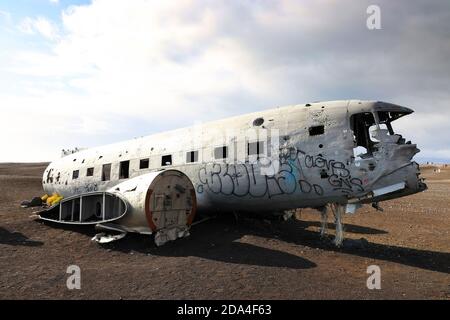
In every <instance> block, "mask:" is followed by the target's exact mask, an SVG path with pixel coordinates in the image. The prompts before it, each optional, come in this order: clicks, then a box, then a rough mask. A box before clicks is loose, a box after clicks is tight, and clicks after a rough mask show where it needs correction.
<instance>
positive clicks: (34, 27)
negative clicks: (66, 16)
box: [18, 17, 59, 40]
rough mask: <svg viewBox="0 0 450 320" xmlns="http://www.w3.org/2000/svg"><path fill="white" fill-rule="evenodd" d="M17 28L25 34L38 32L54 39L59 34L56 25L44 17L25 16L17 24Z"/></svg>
mask: <svg viewBox="0 0 450 320" xmlns="http://www.w3.org/2000/svg"><path fill="white" fill-rule="evenodd" d="M18 28H19V30H20V31H22V32H23V33H26V34H30V35H32V34H35V33H38V34H40V35H42V36H43V37H45V38H47V39H49V40H56V39H57V38H58V36H59V31H58V28H57V26H56V25H55V24H54V23H53V22H51V21H49V20H48V19H46V18H44V17H37V18H36V19H33V18H30V17H26V18H25V19H23V20H22V22H21V23H20V25H19V26H18Z"/></svg>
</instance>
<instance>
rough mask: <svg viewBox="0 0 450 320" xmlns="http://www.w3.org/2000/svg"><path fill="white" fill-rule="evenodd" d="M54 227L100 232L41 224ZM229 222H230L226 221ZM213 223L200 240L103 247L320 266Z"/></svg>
mask: <svg viewBox="0 0 450 320" xmlns="http://www.w3.org/2000/svg"><path fill="white" fill-rule="evenodd" d="M39 222H40V223H43V224H45V225H48V226H50V227H58V228H61V229H64V230H68V231H73V232H77V233H80V234H84V235H86V236H89V237H93V236H94V235H95V234H96V233H98V232H101V231H95V229H94V228H93V227H92V226H91V227H89V226H80V225H70V224H58V223H54V222H50V221H39ZM225 223H227V222H225ZM225 223H223V222H220V223H212V224H209V225H206V224H204V225H199V226H201V228H200V229H199V230H198V231H197V230H196V231H194V232H195V233H199V234H198V236H197V237H195V238H193V239H191V237H188V238H186V239H179V240H177V241H173V242H168V243H167V244H165V245H164V246H161V247H157V246H156V245H155V243H154V241H153V236H148V235H142V234H135V233H129V234H128V235H127V236H126V237H125V238H124V239H122V240H120V241H116V242H112V243H107V244H102V245H101V246H102V247H104V248H105V249H111V250H115V251H120V252H126V253H129V252H131V251H135V252H140V253H144V254H152V255H157V256H167V257H169V256H170V257H187V256H196V257H200V258H205V259H209V260H215V261H221V262H226V263H235V264H245V265H257V266H267V267H284V268H291V269H308V268H313V267H316V264H315V263H313V262H311V261H309V260H308V259H305V258H303V257H299V256H296V255H293V254H290V253H286V252H282V251H278V250H274V249H270V248H265V247H260V246H255V245H253V244H248V243H241V242H237V241H236V240H238V239H240V238H241V237H242V236H243V234H241V233H236V232H224V230H223V228H224V227H225V228H226V227H227V225H226V224H225Z"/></svg>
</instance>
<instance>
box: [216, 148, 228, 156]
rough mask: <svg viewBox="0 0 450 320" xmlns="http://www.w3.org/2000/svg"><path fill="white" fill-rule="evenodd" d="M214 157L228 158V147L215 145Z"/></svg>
mask: <svg viewBox="0 0 450 320" xmlns="http://www.w3.org/2000/svg"><path fill="white" fill-rule="evenodd" d="M214 158H216V159H225V158H228V147H227V146H223V147H217V148H215V149H214Z"/></svg>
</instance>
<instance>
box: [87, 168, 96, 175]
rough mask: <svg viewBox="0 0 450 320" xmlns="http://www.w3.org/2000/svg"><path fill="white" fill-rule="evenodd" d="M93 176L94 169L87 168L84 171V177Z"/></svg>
mask: <svg viewBox="0 0 450 320" xmlns="http://www.w3.org/2000/svg"><path fill="white" fill-rule="evenodd" d="M93 175H94V168H88V169H87V171H86V177H92V176H93Z"/></svg>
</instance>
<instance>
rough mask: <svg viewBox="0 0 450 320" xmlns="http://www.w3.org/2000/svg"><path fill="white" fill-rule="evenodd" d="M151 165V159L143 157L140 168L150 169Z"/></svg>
mask: <svg viewBox="0 0 450 320" xmlns="http://www.w3.org/2000/svg"><path fill="white" fill-rule="evenodd" d="M149 166H150V160H149V159H141V161H140V163H139V169H148V167H149Z"/></svg>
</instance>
